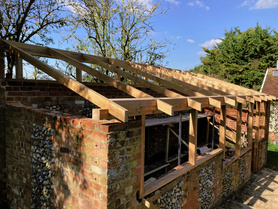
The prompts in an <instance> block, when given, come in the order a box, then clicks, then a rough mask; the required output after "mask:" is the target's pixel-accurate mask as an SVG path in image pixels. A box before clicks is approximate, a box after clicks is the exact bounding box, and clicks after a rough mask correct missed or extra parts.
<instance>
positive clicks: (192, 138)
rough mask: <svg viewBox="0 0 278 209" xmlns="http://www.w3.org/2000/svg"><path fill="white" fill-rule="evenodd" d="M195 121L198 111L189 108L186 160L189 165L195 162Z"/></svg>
mask: <svg viewBox="0 0 278 209" xmlns="http://www.w3.org/2000/svg"><path fill="white" fill-rule="evenodd" d="M197 121H198V111H197V110H194V109H192V110H190V120H189V149H188V150H189V157H188V158H189V159H188V162H189V163H190V164H191V165H195V164H196V154H197Z"/></svg>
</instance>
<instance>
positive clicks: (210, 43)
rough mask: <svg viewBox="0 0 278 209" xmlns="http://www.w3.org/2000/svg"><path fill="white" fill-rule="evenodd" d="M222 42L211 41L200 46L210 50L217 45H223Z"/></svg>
mask: <svg viewBox="0 0 278 209" xmlns="http://www.w3.org/2000/svg"><path fill="white" fill-rule="evenodd" d="M221 42H222V40H221V39H211V40H209V41H206V42H205V43H203V44H200V46H201V47H205V48H209V47H213V46H216V45H217V44H219V43H221Z"/></svg>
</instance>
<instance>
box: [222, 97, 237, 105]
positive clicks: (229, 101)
mask: <svg viewBox="0 0 278 209" xmlns="http://www.w3.org/2000/svg"><path fill="white" fill-rule="evenodd" d="M224 101H225V103H226V104H229V105H232V106H236V101H235V99H232V98H229V97H224Z"/></svg>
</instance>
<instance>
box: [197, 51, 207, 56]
mask: <svg viewBox="0 0 278 209" xmlns="http://www.w3.org/2000/svg"><path fill="white" fill-rule="evenodd" d="M196 54H197V55H199V56H205V55H207V53H206V52H204V51H199V52H197V53H196Z"/></svg>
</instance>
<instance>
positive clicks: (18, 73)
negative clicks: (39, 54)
mask: <svg viewBox="0 0 278 209" xmlns="http://www.w3.org/2000/svg"><path fill="white" fill-rule="evenodd" d="M15 70H16V79H23V65H22V59H21V58H20V57H15Z"/></svg>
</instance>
